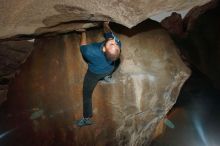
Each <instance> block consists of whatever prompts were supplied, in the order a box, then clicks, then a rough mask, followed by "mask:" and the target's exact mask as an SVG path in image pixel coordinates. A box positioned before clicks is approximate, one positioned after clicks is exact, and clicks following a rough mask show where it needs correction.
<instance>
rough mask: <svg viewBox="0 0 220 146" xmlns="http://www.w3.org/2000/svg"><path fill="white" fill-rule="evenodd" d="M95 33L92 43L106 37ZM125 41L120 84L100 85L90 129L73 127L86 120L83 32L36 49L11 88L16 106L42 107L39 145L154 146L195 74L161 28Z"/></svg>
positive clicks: (42, 42)
mask: <svg viewBox="0 0 220 146" xmlns="http://www.w3.org/2000/svg"><path fill="white" fill-rule="evenodd" d="M128 31H129V30H128ZM87 34H88V39H89V40H88V41H89V42H93V41H102V40H103V38H102V34H101V31H100V30H92V31H89V32H87ZM118 36H119V38H120V40H121V41H122V56H121V63H120V66H119V68H118V69H117V71H116V72H115V73H114V74H113V82H112V83H108V84H107V83H101V82H100V83H99V84H98V85H97V87H96V88H95V91H94V93H93V112H94V117H93V120H94V121H95V122H96V123H95V124H94V125H92V126H87V127H83V128H77V127H75V126H74V125H73V121H74V120H76V119H78V118H81V117H82V82H83V77H84V74H85V71H86V68H87V65H86V64H85V62H84V61H83V59H82V57H81V54H80V51H79V45H78V44H79V35H78V34H66V35H63V36H57V37H51V38H41V39H37V40H36V41H35V49H34V51H33V53H32V55H31V57H30V58H29V59H28V60H27V62H26V63H25V64H24V65H23V66H22V69H21V72H20V74H19V75H17V76H16V78H15V80H14V81H13V82H12V83H11V85H10V89H9V95H8V96H9V101H8V102H9V103H11V104H10V105H11V107H13V108H14V109H20V110H22V109H25V108H36V107H37V108H39V109H42V110H43V111H44V113H43V114H42V115H40V117H39V118H36V119H34V120H33V123H32V128H30V129H32V130H31V132H32V135H33V136H30V137H31V138H32V139H33V140H32V142H33V141H35V142H36V145H40V144H42V143H43V142H44V145H63V146H64V145H66V146H73V145H74V146H75V145H79V146H82V145H89V146H90V145H97V146H104V145H111V146H112V145H126V146H128V145H132V146H140V145H149V143H150V141H151V140H152V137H153V136H155V135H154V132H155V129H156V127H157V126H158V124H159V122H160V121H161V120H162V119H163V117H164V116H165V115H166V113H167V112H168V111H169V110H170V108H171V107H172V106H173V104H174V103H175V102H176V99H177V96H178V94H179V91H180V88H181V86H182V85H183V83H184V82H185V80H186V79H187V78H188V77H189V75H190V70H189V69H188V68H187V67H186V66H185V65H184V64H183V62H182V61H181V59H180V58H179V56H178V54H177V52H176V47H175V46H174V44H173V42H172V40H171V39H170V37H169V36H168V35H167V33H166V32H165V31H164V30H162V29H160V28H155V29H151V30H148V31H144V32H141V33H135V34H133V35H129V36H126V35H123V34H120V35H118ZM15 99H19V100H20V102H15V101H16V100H15ZM22 101H23V102H22ZM31 138H30V139H31ZM41 142H42V143H41Z"/></svg>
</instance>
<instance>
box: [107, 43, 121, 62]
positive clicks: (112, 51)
mask: <svg viewBox="0 0 220 146" xmlns="http://www.w3.org/2000/svg"><path fill="white" fill-rule="evenodd" d="M103 51H104V52H105V54H106V57H107V58H108V59H109V60H112V61H115V60H117V59H118V58H119V56H120V48H119V46H118V44H117V43H116V41H115V40H114V39H109V40H107V41H106V43H105V46H104V48H103Z"/></svg>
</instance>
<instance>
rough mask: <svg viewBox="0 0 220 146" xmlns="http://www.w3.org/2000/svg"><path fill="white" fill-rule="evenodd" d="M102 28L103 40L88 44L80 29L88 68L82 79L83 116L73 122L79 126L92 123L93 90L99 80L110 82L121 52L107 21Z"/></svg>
mask: <svg viewBox="0 0 220 146" xmlns="http://www.w3.org/2000/svg"><path fill="white" fill-rule="evenodd" d="M103 28H104V38H105V41H103V42H98V43H94V42H93V43H90V44H87V41H86V32H85V30H80V31H81V40H80V51H81V54H82V57H83V59H84V61H85V62H86V63H87V64H88V69H87V72H86V74H85V77H84V81H83V118H81V119H80V120H77V121H76V122H75V124H76V125H77V126H79V127H82V126H86V125H91V124H93V121H92V120H91V117H92V93H93V90H94V88H95V86H96V85H97V83H98V81H100V80H104V81H105V82H110V83H111V81H112V79H111V77H112V73H113V72H114V71H115V69H116V68H117V66H116V64H117V63H116V62H118V61H119V57H120V53H121V42H120V41H119V39H118V38H117V37H116V36H115V35H114V34H113V32H112V31H111V29H110V27H109V22H104V23H103Z"/></svg>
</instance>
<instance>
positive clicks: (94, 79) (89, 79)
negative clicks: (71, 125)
mask: <svg viewBox="0 0 220 146" xmlns="http://www.w3.org/2000/svg"><path fill="white" fill-rule="evenodd" d="M111 73H112V72H110V73H105V74H95V73H92V72H90V71H89V70H87V72H86V75H85V77H84V82H83V117H84V118H89V117H92V93H93V90H94V88H95V86H96V85H97V83H98V81H99V80H101V79H103V78H104V77H105V76H107V75H110V74H111Z"/></svg>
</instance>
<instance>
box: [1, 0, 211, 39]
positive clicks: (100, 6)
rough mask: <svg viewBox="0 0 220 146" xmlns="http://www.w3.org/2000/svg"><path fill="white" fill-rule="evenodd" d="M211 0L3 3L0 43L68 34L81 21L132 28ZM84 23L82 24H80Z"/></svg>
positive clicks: (21, 0) (26, 0) (13, 0)
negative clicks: (23, 37) (17, 37)
mask: <svg viewBox="0 0 220 146" xmlns="http://www.w3.org/2000/svg"><path fill="white" fill-rule="evenodd" d="M208 1H210V0H193V1H186V0H169V1H168V0H160V1H152V0H136V1H132V0H129V1H125V0H111V1H109V0H91V1H88V0H62V1H60V0H47V1H45V0H37V1H36V0H19V1H17V0H10V1H7V0H2V1H1V2H0V27H1V28H4V29H1V30H0V39H2V38H8V37H11V36H15V35H19V34H28V35H29V34H41V33H47V32H51V31H52V32H56V31H57V32H66V31H71V30H73V29H78V28H81V27H88V26H85V25H84V24H85V22H82V21H106V20H111V21H113V22H116V23H119V24H122V25H124V26H127V27H133V26H135V25H137V24H138V23H140V22H142V21H144V20H146V19H147V18H149V17H151V16H153V15H156V14H159V13H162V12H167V11H175V10H183V9H190V8H193V7H194V6H197V5H202V4H204V3H206V2H208ZM80 21H81V22H80Z"/></svg>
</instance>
